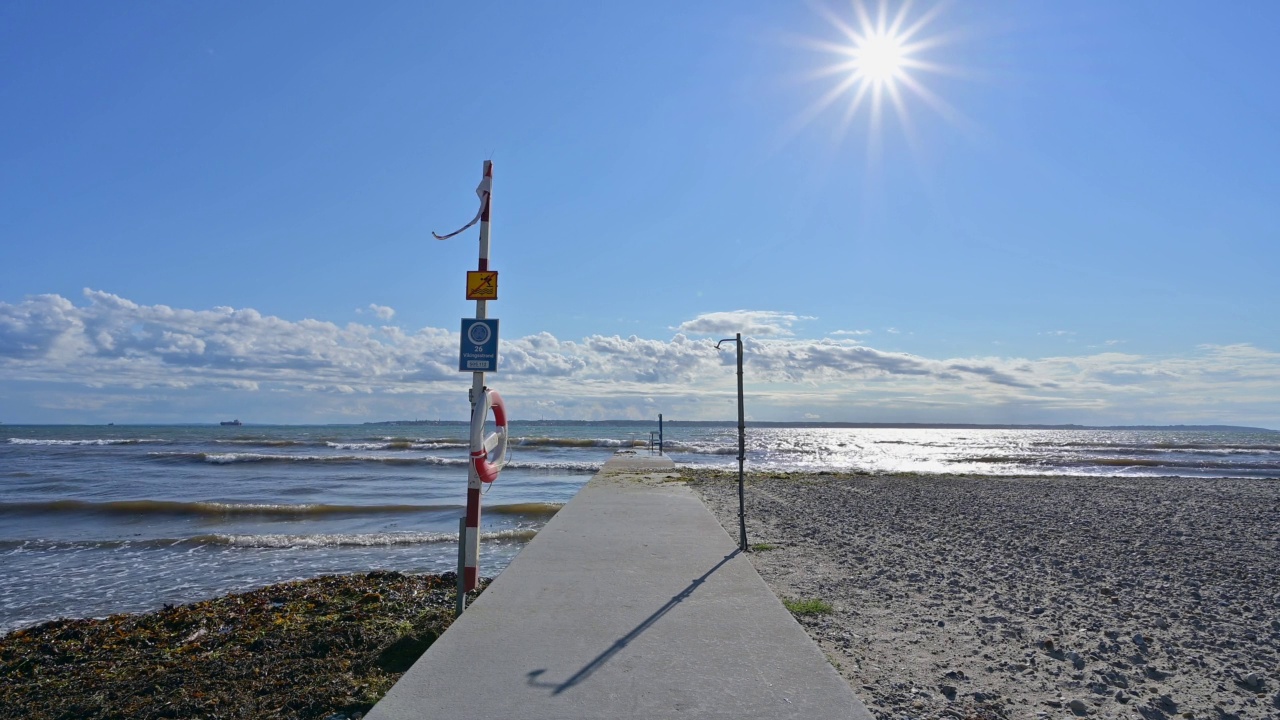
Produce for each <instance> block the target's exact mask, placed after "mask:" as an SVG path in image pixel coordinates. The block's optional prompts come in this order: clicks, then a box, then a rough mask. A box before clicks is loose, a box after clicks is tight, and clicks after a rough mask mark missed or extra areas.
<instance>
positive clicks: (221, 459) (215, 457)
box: [147, 452, 603, 473]
mask: <svg viewBox="0 0 1280 720" xmlns="http://www.w3.org/2000/svg"><path fill="white" fill-rule="evenodd" d="M147 455H148V456H149V457H151V458H153V459H155V460H157V461H159V462H174V463H183V462H197V463H208V464H211V465H234V464H240V463H280V464H306V463H316V464H322V465H351V464H359V463H370V464H376V465H403V466H414V465H431V466H447V467H462V466H465V465H467V464H468V463H469V462H470V460H469V459H468V458H466V457H452V458H444V457H438V456H434V455H426V456H417V457H396V456H385V455H289V454H274V453H209V452H150V453H147ZM601 465H603V462H589V461H584V460H550V461H543V460H525V459H519V460H511V461H509V462H507V467H508V468H513V469H522V470H544V471H546V470H560V471H568V472H574V473H585V472H592V473H594V472H598V471H599V470H600V467H601Z"/></svg>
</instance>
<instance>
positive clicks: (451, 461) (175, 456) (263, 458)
mask: <svg viewBox="0 0 1280 720" xmlns="http://www.w3.org/2000/svg"><path fill="white" fill-rule="evenodd" d="M147 455H148V456H150V457H153V458H156V459H157V460H161V461H167V462H203V463H210V464H213V465H230V464H233V463H332V464H353V463H381V464H384V465H465V464H466V463H467V459H466V458H441V457H433V456H427V457H386V456H381V455H288V454H273V453H210V452H151V453H147Z"/></svg>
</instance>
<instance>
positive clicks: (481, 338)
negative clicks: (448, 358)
mask: <svg viewBox="0 0 1280 720" xmlns="http://www.w3.org/2000/svg"><path fill="white" fill-rule="evenodd" d="M497 369H498V320H497V318H488V319H485V320H477V319H475V318H463V319H462V349H461V352H459V354H458V372H494V371H495V370H497Z"/></svg>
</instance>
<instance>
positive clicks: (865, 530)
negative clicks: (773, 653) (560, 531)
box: [684, 469, 1280, 720]
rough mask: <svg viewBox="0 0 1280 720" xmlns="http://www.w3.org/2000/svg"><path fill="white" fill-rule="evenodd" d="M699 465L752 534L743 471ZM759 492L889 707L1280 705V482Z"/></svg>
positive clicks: (1167, 713)
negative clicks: (739, 477) (741, 507)
mask: <svg viewBox="0 0 1280 720" xmlns="http://www.w3.org/2000/svg"><path fill="white" fill-rule="evenodd" d="M684 474H685V475H686V477H692V478H694V480H693V481H692V482H691V485H692V487H693V488H694V490H695V492H697V493H698V494H699V496H700V497H702V499H703V501H704V503H705V504H706V505H707V507H708V508H709V509H710V510H711V511H712V512H713V513H714V514H715V515H716V516H717V518H718V519H719V520H720V522H721V524H722V525H723V526H724V527H725V529H726V531H727V532H728V533H729V534H730V536H733V537H736V536H737V524H738V523H737V512H738V504H737V502H738V501H737V483H736V474H735V475H734V476H733V477H732V480H730V479H728V478H726V477H725V476H723V475H722V476H719V477H714V478H712V477H711V476H710V474H709V473H705V472H699V471H697V470H691V469H686V470H685V471H684ZM746 502H747V506H746V515H747V529H748V539H749V542H750V543H751V544H753V545H764V546H772V549H763V548H761V549H760V550H758V551H756V552H753V553H751V559H752V562H753V564H754V565H755V566H756V568H757V570H758V571H759V572H760V574H761V576H762V577H763V578H764V580H765V581H766V582H767V583H768V584H769V586H770V587H771V588H773V590H774V592H775V593H776V594H777V595H778V596H779V597H781V598H784V599H806V600H807V599H818V600H822V601H824V602H826V603H829V604H830V606H831V611H830V612H827V613H816V614H802V615H796V617H797V620H798V621H799V622H800V623H801V625H802V626H803V627H804V628H805V629H806V630H807V631H808V632H809V634H810V636H811V637H813V638H814V640H815V641H816V642H817V643H818V645H819V646H820V647H821V648H822V650H823V651H824V652H825V653H826V654H827V656H828V658H829V659H830V661H831V662H832V664H833V665H835V666H836V668H837V669H838V670H839V671H840V672H841V674H842V675H843V676H844V677H845V679H846V680H847V681H848V682H849V683H850V685H851V686H852V687H853V689H854V691H855V692H856V693H858V695H859V696H860V697H861V698H862V699H863V701H864V702H866V703H867V705H868V707H869V709H871V710H872V712H873V713H875V714H876V716H877V717H878V718H894V719H895V720H897V719H898V718H903V717H909V718H938V719H941V718H975V717H976V718H1023V717H1030V718H1035V717H1054V718H1058V717H1083V716H1088V717H1101V718H1110V717H1115V718H1130V717H1133V718H1139V717H1141V718H1145V719H1146V720H1152V719H1157V718H1172V717H1188V718H1221V719H1226V718H1277V717H1280V692H1278V691H1277V685H1278V684H1280V572H1278V571H1277V569H1278V568H1280V560H1277V558H1280V481H1277V480H1234V479H1226V480H1224V479H1204V480H1201V479H1189V478H1115V477H1111V478H1097V477H1065V476H1048V477H1045V476H1036V477H1021V478H1018V477H991V476H959V475H951V476H914V475H913V476H892V475H818V474H799V473H796V474H791V475H775V476H763V475H755V476H750V477H749V478H748V483H747V488H746Z"/></svg>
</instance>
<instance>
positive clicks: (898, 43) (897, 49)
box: [852, 33, 906, 85]
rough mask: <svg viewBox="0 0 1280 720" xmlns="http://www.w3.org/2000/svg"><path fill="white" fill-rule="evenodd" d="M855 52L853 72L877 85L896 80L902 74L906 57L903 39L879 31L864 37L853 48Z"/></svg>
mask: <svg viewBox="0 0 1280 720" xmlns="http://www.w3.org/2000/svg"><path fill="white" fill-rule="evenodd" d="M853 53H854V55H853V61H852V62H853V68H852V71H853V73H854V74H855V75H860V76H862V77H864V78H866V79H867V80H868V81H869V82H871V83H872V84H875V85H883V84H884V83H887V82H892V81H894V80H896V79H897V78H898V76H899V75H901V74H902V71H903V70H902V68H903V61H904V60H905V59H906V58H905V56H904V54H903V51H902V40H901V39H899V38H897V37H894V36H893V35H888V34H884V35H882V34H878V33H877V34H875V35H871V36H869V37H864V38H862V41H861V42H860V43H859V44H858V45H857V46H855V47H854V48H853Z"/></svg>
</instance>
